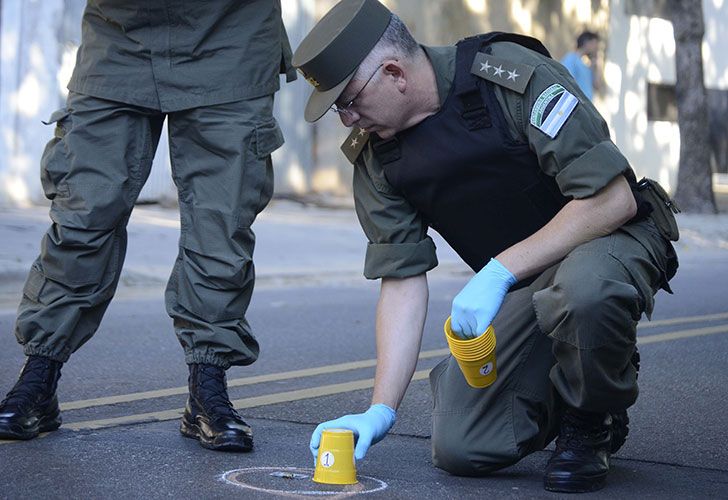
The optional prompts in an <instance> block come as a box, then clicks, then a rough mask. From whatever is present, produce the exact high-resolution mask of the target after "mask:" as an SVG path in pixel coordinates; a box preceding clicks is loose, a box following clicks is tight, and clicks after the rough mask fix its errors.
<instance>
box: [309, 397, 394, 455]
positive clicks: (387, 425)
mask: <svg viewBox="0 0 728 500" xmlns="http://www.w3.org/2000/svg"><path fill="white" fill-rule="evenodd" d="M396 418H397V412H395V411H394V410H393V409H392V408H390V407H389V406H387V405H385V404H381V403H379V404H375V405H372V406H370V407H369V409H368V410H367V411H366V412H364V413H357V414H355V415H345V416H343V417H340V418H337V419H336V420H329V421H328V422H323V423H321V424H319V425H318V427H316V430H314V431H313V435H312V436H311V442H310V444H309V448H311V453H313V461H314V465H315V464H316V457H317V456H318V448H319V444H320V443H321V433H322V432H323V431H324V429H350V430H352V431H354V439H355V440H356V447H355V448H354V458H356V459H357V460H361V459H362V458H364V455H366V453H367V450H368V449H369V447H370V446H371V445H373V444H377V443H378V442H379V441H381V440H382V439H384V436H385V435H386V434H387V432H389V429H391V428H392V426H393V425H394V421H395V420H396Z"/></svg>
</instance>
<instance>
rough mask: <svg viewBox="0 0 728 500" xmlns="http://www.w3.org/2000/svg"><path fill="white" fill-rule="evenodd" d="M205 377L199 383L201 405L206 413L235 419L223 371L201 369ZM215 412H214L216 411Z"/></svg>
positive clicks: (210, 368) (211, 368) (235, 415)
mask: <svg viewBox="0 0 728 500" xmlns="http://www.w3.org/2000/svg"><path fill="white" fill-rule="evenodd" d="M201 369H202V371H204V373H205V375H206V377H203V378H201V380H200V381H199V384H200V388H201V389H202V391H200V392H201V393H202V394H204V396H203V400H202V405H203V406H204V408H205V410H206V411H207V412H208V413H212V414H216V413H220V414H224V415H226V416H231V417H237V416H238V414H237V412H236V411H235V408H233V404H232V403H231V402H230V397H229V396H228V393H227V388H226V386H225V371H224V370H222V369H220V368H217V367H201ZM218 409H219V412H216V411H215V410H218Z"/></svg>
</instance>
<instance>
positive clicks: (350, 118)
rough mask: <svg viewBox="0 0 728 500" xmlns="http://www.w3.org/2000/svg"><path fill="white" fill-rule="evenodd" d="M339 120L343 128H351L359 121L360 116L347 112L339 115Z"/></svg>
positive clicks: (353, 112) (354, 112)
mask: <svg viewBox="0 0 728 500" xmlns="http://www.w3.org/2000/svg"><path fill="white" fill-rule="evenodd" d="M339 118H341V123H343V124H344V126H345V127H351V126H352V125H354V124H355V123H356V122H358V121H359V118H360V116H359V113H357V112H356V111H348V110H347V111H346V112H344V113H339Z"/></svg>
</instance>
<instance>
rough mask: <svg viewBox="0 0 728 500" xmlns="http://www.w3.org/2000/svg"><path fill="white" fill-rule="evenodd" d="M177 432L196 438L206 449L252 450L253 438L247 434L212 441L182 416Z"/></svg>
mask: <svg viewBox="0 0 728 500" xmlns="http://www.w3.org/2000/svg"><path fill="white" fill-rule="evenodd" d="M179 432H180V434H182V435H183V436H184V437H186V438H189V439H196V440H197V441H198V442H199V443H200V446H202V447H203V448H207V449H208V450H215V451H232V452H243V453H245V452H249V451H253V438H252V437H247V436H239V437H234V438H233V437H230V438H227V439H225V440H221V441H219V442H214V441H212V440H210V439H208V438H207V437H206V436H205V435H204V434H203V433H202V431H200V428H199V426H197V425H195V424H193V423H191V422H189V421H187V420H186V419H185V418H182V423H181V424H180V427H179Z"/></svg>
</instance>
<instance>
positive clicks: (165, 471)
mask: <svg viewBox="0 0 728 500" xmlns="http://www.w3.org/2000/svg"><path fill="white" fill-rule="evenodd" d="M465 279H466V277H465V276H453V275H448V274H439V275H438V274H435V275H433V277H432V278H431V279H430V285H431V299H430V313H429V318H428V324H427V331H426V335H425V340H424V344H423V348H422V352H423V355H422V358H421V360H420V364H419V366H418V374H417V377H418V380H415V381H414V382H413V383H412V385H411V386H410V389H409V391H408V394H407V396H406V398H405V401H404V404H403V406H402V408H401V410H400V412H399V415H398V422H397V424H396V426H395V428H394V429H393V431H392V433H391V435H390V436H389V437H388V438H387V439H385V440H384V441H382V442H381V443H379V444H377V445H376V446H374V447H373V448H372V449H371V450H370V452H369V454H368V455H367V457H366V459H365V460H364V461H362V462H360V463H359V464H358V473H359V478H360V483H359V485H355V486H349V487H322V486H320V485H317V484H315V483H313V482H311V481H310V480H309V479H308V476H309V475H310V474H311V472H312V469H311V468H312V465H313V464H312V459H311V457H310V454H309V451H308V447H307V443H308V439H309V436H310V433H311V431H312V430H313V428H314V426H315V424H317V423H318V422H320V421H322V420H327V419H330V418H334V417H337V416H340V415H342V414H344V413H348V412H358V411H362V410H364V409H365V408H366V407H367V405H368V400H369V397H370V394H371V390H370V387H371V385H372V382H373V380H372V378H373V374H374V368H373V360H374V357H375V351H374V341H373V334H372V331H373V320H374V308H375V304H376V300H377V292H378V285H377V284H376V283H372V282H365V281H363V280H362V281H355V282H351V283H342V282H337V283H336V284H334V285H329V286H322V285H321V284H320V283H317V284H316V285H312V286H302V285H301V284H300V281H299V282H296V284H294V285H286V284H285V283H279V284H276V285H269V286H264V287H260V288H259V289H258V290H256V295H255V297H254V299H253V304H252V305H251V309H250V312H249V319H250V321H251V323H252V325H253V327H254V329H255V331H256V332H257V335H258V337H259V340H260V343H261V347H262V355H261V357H260V359H259V360H258V362H256V363H255V364H254V365H252V366H250V367H246V368H233V369H231V370H229V371H228V378H229V380H230V395H231V398H232V399H233V400H235V404H236V407H238V408H240V409H241V410H240V411H241V413H242V414H243V415H244V416H245V417H246V419H247V420H248V421H249V423H250V424H251V425H252V426H253V428H254V430H255V439H256V449H255V451H254V452H253V453H250V454H243V455H240V454H229V453H216V452H211V451H208V450H204V449H202V448H201V447H199V446H198V445H197V443H196V442H194V441H191V440H188V439H184V438H182V437H181V436H180V435H179V433H178V431H177V426H178V415H179V414H180V412H181V409H182V407H183V406H184V401H185V395H186V387H185V384H186V375H187V369H186V366H185V365H184V361H183V356H182V351H181V349H180V348H179V346H178V344H177V341H176V339H175V337H174V335H173V334H172V331H171V328H170V322H169V319H168V318H167V316H166V313H165V311H164V306H163V303H162V299H161V291H159V290H156V289H147V288H133V289H127V290H124V291H123V293H121V294H120V296H119V297H117V300H115V301H114V302H113V304H112V306H111V307H110V309H109V311H108V313H107V316H106V318H105V320H104V323H103V325H102V327H101V329H100V331H99V332H98V333H97V334H96V336H95V337H94V338H93V339H92V340H91V341H90V342H89V343H88V344H87V345H86V346H84V347H83V348H82V349H81V350H80V351H79V352H78V353H76V354H75V355H74V356H73V358H72V359H71V361H70V362H69V363H67V364H66V365H65V366H64V369H63V377H62V379H61V381H60V388H59V398H60V400H61V402H62V408H63V410H64V412H63V417H64V425H63V427H61V429H60V430H59V431H57V432H53V433H49V434H47V435H44V436H41V437H40V438H39V439H35V440H33V441H29V442H7V441H0V471H1V473H0V498H165V497H177V498H223V497H225V498H273V497H274V496H293V497H303V496H304V495H309V494H314V493H315V494H317V495H319V496H320V495H330V496H333V497H338V498H342V497H344V496H349V495H356V494H363V493H366V492H369V494H368V495H367V498H419V499H423V498H424V499H427V498H433V499H434V498H437V499H440V498H484V497H487V496H492V497H494V498H534V497H547V498H548V497H557V495H554V494H549V493H547V492H545V491H544V490H543V489H542V487H541V471H542V468H543V466H544V464H545V462H546V460H547V458H548V455H549V453H548V450H546V451H543V452H539V453H535V454H533V455H532V456H530V457H528V459H526V460H524V461H523V462H521V463H519V464H518V465H516V466H514V467H512V468H510V469H507V470H505V471H503V472H501V473H499V474H495V475H493V476H491V477H488V478H480V479H478V478H458V477H453V476H449V475H448V474H446V473H444V472H442V471H439V470H437V469H435V468H434V467H433V466H432V464H431V461H430V449H429V439H428V438H429V433H430V408H431V398H430V394H429V385H428V381H427V377H426V375H427V371H428V370H429V369H431V368H432V367H433V366H434V365H435V364H436V363H437V362H438V361H439V360H441V359H442V358H443V353H444V349H445V347H446V346H445V342H444V339H443V337H442V335H441V324H442V321H443V319H444V318H445V317H446V316H447V314H448V310H449V303H450V300H451V298H452V296H453V294H454V293H456V292H457V291H458V290H459V288H460V287H461V286H462V284H463V283H464V281H465ZM673 285H674V286H673V288H674V289H675V291H676V294H675V295H674V296H669V295H667V294H664V293H663V292H661V293H660V296H659V297H658V302H657V307H656V310H655V313H654V316H653V321H652V323H647V322H644V323H642V324H641V326H640V329H639V342H640V351H641V354H642V370H641V372H640V386H641V395H640V399H639V401H638V403H637V404H636V405H635V407H633V409H632V410H631V411H630V416H631V418H632V422H633V423H632V432H631V434H630V437H629V439H628V441H627V443H626V444H625V446H624V447H623V448H622V450H620V451H619V453H618V454H617V455H616V457H615V459H614V470H613V473H612V474H611V475H610V478H609V485H608V488H607V489H605V490H603V491H602V492H600V493H596V494H592V495H590V497H592V498H614V497H622V498H719V497H723V498H725V497H726V496H728V493H726V492H727V491H728V449H726V445H725V443H726V442H728V426H727V425H726V423H728V420H726V416H725V415H726V414H728V374H727V373H726V370H725V357H726V352H728V302H727V301H726V297H727V296H728V259H726V257H725V252H721V253H708V254H698V253H694V254H692V255H690V256H689V257H688V258H687V259H685V258H683V262H682V268H681V272H680V273H679V275H678V277H677V278H676V279H675V280H674V281H673ZM13 320H14V312H13V311H12V309H11V308H10V307H8V304H5V307H4V309H3V308H1V307H0V331H2V332H3V335H2V336H0V392H1V393H3V394H4V393H5V392H6V391H7V390H8V389H9V388H10V387H11V386H12V384H13V383H14V381H15V379H16V376H17V373H18V370H19V368H20V365H21V364H22V359H23V357H22V353H21V350H20V348H19V347H18V346H17V345H16V344H15V341H14V338H13V337H12V335H10V334H9V332H10V331H11V329H12V322H13ZM276 471H289V472H296V473H299V474H301V475H304V476H306V477H304V478H303V479H289V478H280V477H275V476H271V475H270V474H271V473H272V472H276Z"/></svg>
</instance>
